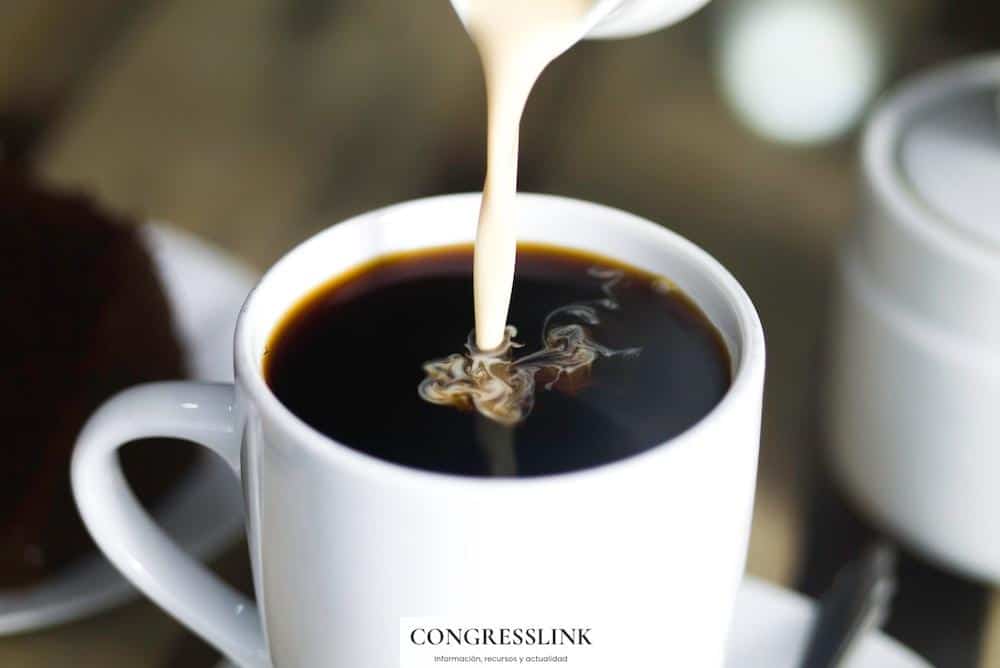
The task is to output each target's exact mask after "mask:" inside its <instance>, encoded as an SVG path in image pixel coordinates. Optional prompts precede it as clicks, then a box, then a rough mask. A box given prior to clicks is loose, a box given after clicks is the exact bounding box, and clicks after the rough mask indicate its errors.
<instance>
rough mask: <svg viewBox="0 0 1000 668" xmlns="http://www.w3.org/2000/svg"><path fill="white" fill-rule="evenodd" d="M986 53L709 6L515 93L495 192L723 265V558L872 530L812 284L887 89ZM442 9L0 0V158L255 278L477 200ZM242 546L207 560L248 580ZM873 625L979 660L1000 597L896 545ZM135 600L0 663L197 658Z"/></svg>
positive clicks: (815, 565)
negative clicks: (747, 496)
mask: <svg viewBox="0 0 1000 668" xmlns="http://www.w3.org/2000/svg"><path fill="white" fill-rule="evenodd" d="M998 47H1000V4H998V3H984V2H979V1H977V0H882V1H880V2H864V1H863V0H857V1H854V0H716V1H715V2H714V3H712V5H711V6H710V7H709V8H708V9H707V10H705V11H703V12H701V13H700V14H698V15H697V16H695V17H694V18H693V19H691V20H688V21H686V22H685V23H683V24H682V25H680V26H677V27H674V28H671V29H668V30H666V31H663V32H660V33H657V34H653V35H649V36H646V37H642V38H637V39H632V40H626V41H614V42H587V43H583V44H581V45H579V46H578V47H576V48H575V49H573V50H572V51H571V52H570V53H568V54H567V55H565V56H564V57H562V58H561V59H559V60H558V61H557V62H556V63H554V64H553V65H552V66H551V68H550V69H549V70H548V71H547V73H546V74H545V76H544V77H543V79H542V80H541V82H540V83H539V85H538V87H537V89H536V91H535V94H534V96H533V98H532V100H531V102H530V104H529V107H528V110H527V112H526V115H525V119H524V127H523V131H522V137H521V151H522V154H521V178H520V187H521V189H522V190H528V191H538V192H547V193H558V194H561V195H568V196H572V197H578V198H584V199H589V200H594V201H597V202H601V203H604V204H608V205H611V206H615V207H619V208H623V209H627V210H630V211H633V212H636V213H638V214H640V215H642V216H645V217H647V218H651V219H653V220H656V221H658V222H661V223H663V224H664V225H667V226H668V227H670V228H672V229H674V230H676V231H678V232H679V233H681V234H682V235H684V236H686V237H688V238H690V239H691V240H693V241H694V242H696V243H697V244H699V245H701V246H702V247H704V248H705V249H707V250H708V251H709V252H710V253H712V254H713V255H715V256H716V257H717V258H718V259H719V260H721V261H722V262H723V264H725V265H726V266H727V267H729V268H730V269H731V270H732V271H733V273H734V274H735V275H736V277H737V278H738V279H739V280H740V281H741V282H742V283H743V284H744V286H746V288H747V290H748V291H749V293H750V295H751V297H752V298H753V299H754V301H755V303H756V304H757V306H758V308H759V310H760V312H761V316H762V319H763V321H764V324H765V328H766V330H767V335H768V345H769V379H768V389H767V406H766V409H765V425H764V446H763V452H762V460H761V474H760V481H759V491H758V505H757V509H756V513H755V518H754V533H753V537H752V541H751V553H750V561H749V569H750V571H751V573H754V574H756V575H759V576H761V577H764V578H766V579H768V580H771V581H774V582H777V583H780V584H783V585H786V586H790V587H796V588H799V589H802V590H804V591H806V592H807V593H809V594H811V595H816V594H818V593H821V592H822V591H823V590H824V589H825V588H826V587H827V586H828V585H829V582H830V578H831V577H832V573H833V570H835V566H836V565H837V564H839V563H840V562H841V561H842V560H843V559H846V558H848V557H851V556H853V555H854V554H856V553H857V551H858V550H859V549H860V548H861V547H862V546H863V545H864V544H866V542H867V540H868V538H869V537H870V535H871V531H872V530H871V529H870V528H869V527H868V526H867V525H866V524H865V522H864V521H863V520H861V519H860V518H858V517H856V516H855V515H854V514H853V511H851V509H850V508H849V507H847V506H846V504H844V503H842V502H840V500H839V497H838V495H837V493H836V492H835V491H834V490H833V489H832V488H831V487H830V486H829V485H828V483H827V482H826V476H825V473H824V470H823V466H822V459H821V457H820V456H819V448H820V444H821V442H822V438H823V435H822V433H821V431H820V430H817V429H816V428H815V427H814V421H813V419H812V416H813V415H814V408H813V402H814V400H815V397H814V390H815V387H816V385H817V358H818V356H819V355H820V351H821V350H822V346H823V332H824V323H825V318H826V312H827V289H828V283H829V275H830V268H831V262H832V258H833V255H834V253H835V251H836V247H837V242H838V240H839V238H840V237H841V235H842V233H843V232H844V230H845V229H846V227H847V226H848V225H849V224H850V223H851V221H852V218H854V217H855V215H856V213H857V212H858V198H857V193H858V188H857V150H856V149H857V137H858V129H859V125H860V123H861V122H862V121H863V118H864V116H865V113H866V111H867V110H869V109H870V108H871V105H872V104H873V102H874V100H875V98H876V97H877V96H878V95H879V94H881V93H882V92H883V91H884V90H886V89H887V88H888V87H890V86H892V85H893V84H894V83H895V82H896V81H898V80H899V79H901V78H903V77H905V76H906V75H908V74H910V73H912V72H914V71H917V70H921V69H924V68H927V67H929V66H932V65H935V64H940V63H944V62H947V61H950V60H953V59H955V58H958V57H960V56H962V55H964V54H971V53H981V52H984V51H988V50H990V49H994V50H995V49H997V48H998ZM482 88H483V86H482V80H481V74H480V69H479V63H478V60H477V57H476V54H475V52H474V49H473V47H472V45H471V43H470V41H469V40H468V38H467V37H466V35H465V33H464V32H463V31H462V28H461V26H460V24H459V23H458V21H457V20H456V19H455V17H454V15H453V13H452V10H451V8H450V6H449V4H448V2H447V0H418V1H416V2H400V0H239V1H235V0H213V1H212V2H203V1H201V0H161V1H160V2H152V1H150V0H88V1H87V2H77V1H75V0H45V1H44V2H30V1H29V2H6V3H0V160H3V161H4V162H5V163H7V164H8V165H15V166H16V167H17V168H18V169H23V170H27V171H33V172H35V173H36V174H37V175H38V176H39V177H40V178H41V179H42V180H44V181H45V182H48V183H51V184H55V185H58V186H65V187H71V188H74V189H84V190H86V191H88V192H90V193H92V194H94V195H95V196H96V197H97V198H98V199H99V200H100V201H101V202H102V203H103V204H105V205H106V206H108V207H110V208H113V209H118V210H121V211H125V212H130V213H132V214H133V215H135V216H136V217H138V218H145V219H156V220H163V221H169V222H170V223H171V224H172V225H175V226H177V227H179V228H182V229H185V230H188V231H190V232H192V233H194V234H196V235H198V236H200V237H202V238H204V239H206V240H208V241H210V242H212V243H214V244H216V245H218V246H220V247H222V248H224V249H226V250H228V251H229V252H231V253H232V254H234V255H235V256H237V257H238V258H241V259H242V260H244V261H245V262H246V263H248V264H250V265H252V266H254V267H256V268H258V269H263V268H265V267H266V266H267V265H268V264H270V263H271V262H273V261H274V260H276V259H277V258H278V257H279V256H281V255H282V254H283V253H284V252H285V251H286V250H288V249H289V248H290V247H291V246H293V245H294V244H296V243H297V242H299V241H301V240H303V239H305V238H306V237H308V236H309V235H311V234H313V233H314V232H316V231H318V230H320V229H321V228H323V227H325V226H327V225H330V224H331V223H333V222H336V221H338V220H340V219H343V218H345V217H347V216H350V215H352V214H356V213H359V212H362V211H366V210H369V209H372V208H374V207H378V206H381V205H384V204H388V203H392V202H396V201H399V200H405V199H409V198H414V197H420V196H424V195H431V194H437V193H444V192H454V191H468V190H478V189H479V188H480V187H481V183H482V176H483V163H484V136H485V135H484V133H485V104H484V96H483V90H482ZM244 561H245V559H244V556H243V548H242V547H239V546H237V547H235V548H233V549H232V550H231V551H230V553H229V554H228V555H227V556H226V557H225V558H223V559H222V560H220V562H219V564H218V568H219V569H220V570H221V571H222V572H223V573H224V574H225V575H226V576H227V577H228V578H229V579H230V580H231V581H235V582H237V583H238V584H240V585H241V586H242V587H243V588H244V589H246V588H247V587H248V586H249V578H248V576H247V574H246V566H245V563H244ZM901 578H902V584H903V589H902V590H901V594H900V599H899V605H898V606H897V614H896V615H894V617H893V619H892V620H891V622H890V625H889V630H890V632H891V633H893V634H894V635H897V636H898V637H900V638H901V639H902V640H903V641H904V642H906V643H907V644H909V645H910V646H912V647H914V648H915V649H916V650H918V651H919V652H920V653H922V654H923V655H924V656H926V657H927V658H929V659H931V660H932V661H933V662H934V663H935V665H939V666H948V667H960V668H961V667H969V668H972V667H973V666H976V667H978V666H1000V597H997V596H996V595H995V594H993V593H992V591H991V590H990V589H989V588H988V587H986V586H985V585H980V584H976V583H973V582H967V581H964V580H962V579H960V578H958V577H955V576H951V575H948V574H945V573H943V572H939V571H937V570H936V569H934V568H932V567H930V566H928V565H926V564H924V563H923V562H922V561H921V560H920V558H919V557H917V556H912V555H907V556H905V557H904V559H903V564H902V573H901ZM215 658H216V657H215V655H214V654H213V653H212V652H211V651H210V650H209V649H208V648H207V647H206V646H204V645H203V644H201V642H200V641H198V640H197V639H195V638H194V637H193V636H191V635H190V634H189V633H187V632H186V631H184V630H183V629H181V628H180V627H179V626H178V625H177V624H175V623H174V622H173V621H172V620H170V619H169V618H168V617H167V616H166V615H165V614H163V613H161V612H160V611H158V610H157V609H155V608H154V607H153V606H152V605H150V604H148V603H144V602H142V603H133V604H131V605H129V606H127V607H125V608H123V609H120V610H117V611H114V612H112V613H109V614H104V615H101V616H99V617H95V618H93V619H90V620H86V621H83V622H78V623H75V624H71V625H69V626H65V627H61V628H57V629H52V630H49V631H44V632H39V633H35V634H27V635H22V636H17V637H10V638H0V665H5V666H6V665H10V666H63V665H79V664H80V663H81V662H83V663H88V661H83V660H82V659H88V660H89V662H91V663H95V665H97V663H98V662H100V665H105V666H118V665H121V666H126V665H128V666H194V667H197V666H202V665H204V666H210V665H212V663H213V661H214V660H215Z"/></svg>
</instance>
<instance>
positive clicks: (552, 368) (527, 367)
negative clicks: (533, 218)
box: [264, 244, 731, 476]
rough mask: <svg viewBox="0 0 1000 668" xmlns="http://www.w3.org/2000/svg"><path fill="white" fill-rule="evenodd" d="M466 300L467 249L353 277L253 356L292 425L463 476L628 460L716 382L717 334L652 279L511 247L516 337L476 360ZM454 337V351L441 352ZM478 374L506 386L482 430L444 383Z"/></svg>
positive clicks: (724, 371)
mask: <svg viewBox="0 0 1000 668" xmlns="http://www.w3.org/2000/svg"><path fill="white" fill-rule="evenodd" d="M471 291H472V248H471V246H457V247H450V248H443V249H435V250H430V251H427V252H421V253H414V254H401V255H397V256H389V257H384V258H380V259H379V260H376V261H374V262H371V263H368V264H366V265H363V266H362V267H360V268H359V269H357V270H356V271H354V272H351V273H350V274H348V275H346V276H343V277H338V278H337V279H335V280H334V281H332V282H330V283H328V284H326V285H323V286H321V287H320V288H318V289H317V290H315V291H313V292H312V293H311V294H309V295H307V296H306V297H305V298H303V300H302V301H301V302H300V303H299V304H298V305H297V306H296V307H295V308H293V309H292V310H291V311H290V312H289V314H288V315H287V316H286V317H285V319H284V321H283V322H282V323H281V324H280V325H279V326H278V327H277V329H276V331H275V333H274V334H273V335H272V337H271V340H270V342H269V344H268V346H267V348H266V352H265V358H264V374H265V378H266V379H267V382H268V384H269V385H270V387H271V389H272V390H273V391H274V393H275V395H276V396H277V397H278V399H279V400H280V401H281V402H282V403H283V404H284V405H285V406H286V407H288V408H289V409H290V410H291V411H292V412H293V413H295V414H296V415H297V416H298V417H299V418H301V419H302V420H304V421H305V422H306V423H308V424H309V425H311V426H312V427H313V428H315V429H317V430H318V431H320V432H322V433H324V434H326V435H328V436H330V437H331V438H333V439H336V440H337V441H339V442H340V443H343V444H344V445H346V446H349V447H351V448H354V449H356V450H359V451H361V452H365V453H368V454H370V455H373V456H375V457H379V458H381V459H385V460H388V461H391V462H395V463H398V464H402V465H405V466H411V467H415V468H420V469H425V470H431V471H439V472H446V473H456V474H463V475H470V476H512V475H516V476H538V475H546V474H554V473H562V472H568V471H575V470H580V469H585V468H590V467H593V466H598V465H601V464H604V463H609V462H613V461H616V460H619V459H623V458H626V457H629V456H630V455H634V454H637V453H640V452H642V451H644V450H647V449H649V448H651V447H653V446H655V445H657V444H659V443H662V442H663V441H665V440H667V439H669V438H671V437H673V436H676V435H677V434H679V433H681V432H683V431H684V430H686V429H687V428H689V427H691V426H692V425H693V424H695V423H696V422H697V421H698V420H700V419H701V418H702V417H704V416H705V415H706V414H707V413H708V412H709V411H710V410H711V409H712V408H713V407H714V406H715V405H716V404H717V403H718V402H719V401H720V400H721V398H722V396H723V395H724V394H725V392H726V390H727V389H728V387H729V385H730V382H731V376H730V360H729V355H728V353H727V352H726V348H725V345H724V344H723V342H722V339H721V337H720V335H719V333H718V331H717V330H716V329H715V328H714V326H713V325H712V324H711V323H710V322H709V321H708V319H707V318H706V317H705V316H704V314H702V312H701V311H700V310H699V309H698V308H697V307H696V306H695V305H694V304H693V303H692V302H691V301H690V300H689V299H688V298H687V297H686V296H685V295H684V294H682V293H681V292H680V291H679V290H678V289H677V288H675V287H673V286H672V285H671V284H670V283H669V282H667V281H666V280H664V279H662V278H658V277H655V276H652V275H650V274H647V273H645V272H641V271H639V270H637V269H634V268H630V267H626V266H623V265H621V264H618V263H616V262H613V261H611V260H608V259H606V258H600V257H596V256H590V255H584V254H578V253H576V252H569V251H564V250H560V249H555V248H550V247H544V246H534V245H523V244H522V245H521V246H520V247H519V250H518V271H517V276H516V279H515V283H514V293H513V298H512V300H511V310H510V322H511V323H516V326H517V329H516V337H515V338H513V340H512V341H509V342H508V344H506V345H505V346H504V347H503V348H501V350H500V351H493V352H491V353H489V354H488V355H484V356H483V357H481V358H479V359H478V360H477V359H474V358H475V355H476V354H475V346H474V344H473V342H472V339H471V337H470V332H469V324H470V323H471V322H472V321H473V314H472V304H471V300H470V299H469V295H470V293H471ZM513 333H514V329H513V328H508V339H510V338H511V335H512V334H513ZM467 340H468V341H469V346H470V347H469V349H468V353H467V354H466V355H464V356H463V355H457V354H454V352H453V351H454V350H455V348H456V346H455V342H456V341H467ZM481 355H483V354H481ZM477 364H480V365H485V366H487V367H490V366H493V367H494V368H495V369H499V371H496V373H497V374H498V375H499V376H500V377H501V383H500V384H501V385H504V384H506V383H509V384H511V385H513V386H515V387H514V388H513V389H511V387H501V388H500V389H499V390H497V392H498V394H496V395H492V398H493V399H494V400H496V399H498V397H499V398H500V404H499V405H500V406H501V407H502V410H499V409H498V410H499V414H498V415H494V416H493V418H490V417H484V412H485V413H487V414H488V413H489V411H482V410H481V408H482V407H481V406H480V407H477V406H475V405H473V404H474V403H475V402H476V401H479V402H482V403H484V404H488V403H490V399H491V395H489V394H488V393H487V394H483V395H477V394H476V392H474V391H471V390H470V388H474V387H475V383H471V384H470V383H467V384H466V385H464V386H462V384H461V383H460V382H458V381H457V380H456V379H461V378H462V377H463V376H467V375H469V374H474V373H482V372H484V371H483V369H482V368H479V369H478V370H477ZM487 371H488V370H487ZM527 385H530V390H531V392H530V393H528V392H526V391H525V390H526V389H529V388H527V387H526V386H527ZM484 386H485V387H489V384H485V385H484ZM449 387H450V388H452V389H455V388H458V389H459V390H462V389H463V388H464V391H455V392H453V393H451V394H448V392H446V391H445V388H449ZM500 395H504V396H503V397H501V396H500ZM435 398H436V399H437V400H438V401H439V402H440V403H441V404H445V405H436V404H435V403H432V401H429V400H428V399H435ZM505 402H506V403H505ZM477 408H479V409H480V410H477ZM494 408H496V405H494Z"/></svg>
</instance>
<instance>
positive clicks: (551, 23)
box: [465, 0, 594, 351]
mask: <svg viewBox="0 0 1000 668" xmlns="http://www.w3.org/2000/svg"><path fill="white" fill-rule="evenodd" d="M593 6H594V2H593V0H468V2H467V12H466V16H465V22H466V27H467V29H468V31H469V34H470V35H471V36H472V39H473V41H474V42H475V44H476V47H477V48H478V50H479V55H480V58H481V59H482V62H483V72H484V75H485V78H486V91H487V98H488V105H489V106H488V109H489V131H488V138H487V154H488V159H487V162H488V164H487V168H486V182H485V184H484V186H483V202H482V208H481V210H480V213H479V227H478V229H477V232H476V250H475V260H474V266H473V292H474V296H475V318H476V330H475V331H476V347H477V348H479V350H484V351H485V350H494V349H497V348H499V347H500V346H501V345H502V344H503V342H504V331H505V327H506V325H507V310H508V308H509V306H510V296H511V290H512V288H513V283H514V259H515V255H516V252H517V230H516V222H517V212H516V208H515V195H516V192H517V154H518V135H519V126H520V123H521V114H522V113H523V111H524V106H525V104H526V102H527V100H528V95H529V94H530V93H531V89H532V87H533V86H534V84H535V81H536V80H537V79H538V77H539V76H540V75H541V73H542V70H544V69H545V67H546V66H547V65H548V64H549V63H550V62H552V61H553V60H554V59H555V58H556V57H557V56H559V55H560V54H561V53H563V52H564V51H566V49H568V48H569V47H571V46H572V45H573V44H574V43H576V42H577V41H579V40H580V39H581V38H582V37H583V33H584V32H585V22H586V20H587V17H588V14H589V12H590V10H591V9H592V8H593Z"/></svg>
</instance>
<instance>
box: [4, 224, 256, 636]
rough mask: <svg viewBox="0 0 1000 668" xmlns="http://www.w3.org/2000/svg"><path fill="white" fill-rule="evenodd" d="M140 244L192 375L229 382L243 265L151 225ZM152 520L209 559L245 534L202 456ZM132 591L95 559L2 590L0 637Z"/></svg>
mask: <svg viewBox="0 0 1000 668" xmlns="http://www.w3.org/2000/svg"><path fill="white" fill-rule="evenodd" d="M144 233H145V237H146V241H147V243H148V244H149V247H150V249H151V250H152V253H153V257H154V258H155V260H156V264H157V265H158V267H159V270H160V275H161V278H162V280H163V283H164V288H165V290H166V292H167V295H168V297H169V299H170V301H171V303H172V304H173V305H174V317H175V320H176V323H177V328H178V333H179V334H180V336H181V340H182V343H183V346H184V348H185V350H186V351H187V355H188V361H189V363H190V366H191V369H192V372H193V376H194V377H195V378H198V379H203V380H219V381H225V380H232V337H233V329H234V326H235V323H236V316H237V314H238V313H239V310H240V306H241V305H242V304H243V300H244V298H245V297H246V295H247V293H249V291H250V289H251V288H252V287H253V284H254V282H255V278H254V275H253V273H252V272H250V271H248V270H247V269H246V268H245V267H244V266H243V265H241V264H239V263H238V262H235V261H234V260H232V259H231V258H229V257H226V256H225V255H223V254H222V253H221V252H219V251H218V250H216V249H214V248H211V247H209V246H207V245H206V244H204V243H203V242H201V241H199V240H198V239H196V238H194V237H192V236H189V235H187V234H185V233H183V232H180V231H178V230H175V229H172V228H169V227H166V226H161V225H150V226H148V227H147V228H145V229H144ZM160 508H161V510H160V512H159V513H158V516H157V519H158V521H159V523H160V524H161V525H162V526H163V527H164V528H165V529H166V531H167V533H168V534H170V535H171V536H172V537H173V538H174V540H176V541H177V542H178V544H180V545H181V546H182V547H183V548H184V549H185V550H186V551H188V552H190V553H191V554H194V555H197V556H198V557H201V558H205V559H207V558H211V557H212V556H214V555H216V554H218V553H219V552H220V551H221V550H222V549H223V548H225V547H226V546H227V545H228V544H230V543H231V542H232V541H233V540H234V539H235V538H236V537H237V536H238V535H239V533H240V531H242V529H243V504H242V496H241V492H240V487H239V483H238V482H237V480H236V478H235V477H234V476H233V474H232V472H231V471H230V470H229V469H228V468H227V467H226V465H225V464H224V463H222V462H221V461H219V460H217V459H216V458H215V457H212V456H211V455H208V454H207V453H206V454H205V455H204V456H202V457H201V459H200V461H199V463H198V465H197V466H196V467H195V469H194V470H193V471H192V472H191V473H189V474H188V475H187V476H186V477H185V478H184V479H183V480H181V481H179V482H178V484H177V487H176V489H174V490H173V491H172V492H171V493H170V494H169V495H168V497H167V498H165V499H164V501H163V503H162V504H161V505H160ZM135 595H136V591H135V590H134V589H133V588H132V587H131V586H130V585H129V584H128V583H127V582H126V581H125V580H124V579H123V578H122V577H121V576H120V575H119V574H118V571H117V570H115V569H114V568H113V567H112V566H111V564H109V563H108V562H107V561H106V560H105V559H104V558H103V557H101V556H99V555H97V554H94V555H93V556H90V557H86V558H85V559H84V560H82V561H81V562H80V563H79V564H77V565H75V566H73V567H71V568H70V569H68V570H66V571H65V572H63V573H61V574H59V575H58V576H56V577H53V578H50V579H48V580H45V581H44V582H42V583H41V584H39V585H37V586H34V587H32V588H30V589H25V590H23V591H20V592H12V591H3V590H0V635H5V634H11V633H19V632H23V631H29V630H35V629H39V628H43V627H46V626H52V625H55V624H59V623H61V622H66V621H69V620H72V619H78V618H80V617H84V616H86V615H91V614H94V613H96V612H99V611H101V610H105V609H107V608H109V607H112V606H115V605H118V604H120V603H122V602H124V601H126V600H128V599H130V598H132V597H133V596H135Z"/></svg>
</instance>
